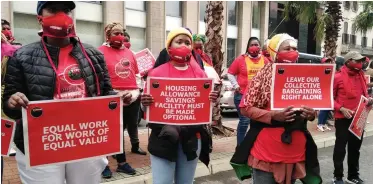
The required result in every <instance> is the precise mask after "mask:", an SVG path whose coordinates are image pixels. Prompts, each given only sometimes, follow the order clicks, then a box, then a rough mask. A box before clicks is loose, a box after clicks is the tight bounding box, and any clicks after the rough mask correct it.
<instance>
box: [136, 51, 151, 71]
mask: <svg viewBox="0 0 373 184" xmlns="http://www.w3.org/2000/svg"><path fill="white" fill-rule="evenodd" d="M135 56H136V61H137V67H138V68H139V72H140V74H141V76H144V72H146V71H148V70H150V69H152V68H153V66H154V64H155V58H154V56H153V54H152V52H150V50H149V49H147V48H146V49H144V50H142V51H139V52H137V53H136V54H135Z"/></svg>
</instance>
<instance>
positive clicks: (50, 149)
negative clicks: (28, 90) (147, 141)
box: [22, 96, 123, 167]
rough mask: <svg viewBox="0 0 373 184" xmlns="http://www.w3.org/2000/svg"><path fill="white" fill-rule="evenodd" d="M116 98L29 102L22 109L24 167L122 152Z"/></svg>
mask: <svg viewBox="0 0 373 184" xmlns="http://www.w3.org/2000/svg"><path fill="white" fill-rule="evenodd" d="M122 112H123V102H122V100H121V97H119V96H106V97H95V98H84V99H67V100H46V101H35V102H30V103H29V105H28V108H27V109H25V108H23V109H22V117H23V134H24V139H25V155H26V158H27V167H36V166H43V165H50V164H58V163H69V162H76V161H81V160H85V159H89V158H97V157H103V156H109V155H114V154H118V153H122V152H123V119H122V118H123V116H122V114H123V113H122Z"/></svg>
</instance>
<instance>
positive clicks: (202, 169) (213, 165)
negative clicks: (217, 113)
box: [102, 126, 373, 184]
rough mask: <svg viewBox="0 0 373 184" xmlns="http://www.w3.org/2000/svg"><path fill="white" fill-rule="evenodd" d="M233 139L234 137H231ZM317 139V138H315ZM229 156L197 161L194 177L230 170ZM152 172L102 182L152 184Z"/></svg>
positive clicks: (324, 141)
mask: <svg viewBox="0 0 373 184" xmlns="http://www.w3.org/2000/svg"><path fill="white" fill-rule="evenodd" d="M370 136H373V126H370V127H367V129H366V130H365V133H364V138H366V137H370ZM232 138H234V139H235V137H232ZM316 139H317V138H316ZM315 143H316V145H317V148H318V149H321V148H326V147H330V146H334V144H335V136H330V137H326V138H320V139H317V140H315ZM230 159H231V156H226V157H223V158H220V159H216V160H211V162H210V165H209V166H208V167H206V166H205V165H204V164H203V163H200V162H199V163H198V165H197V169H196V174H195V178H199V177H204V176H208V175H213V174H216V173H219V172H223V171H229V170H232V169H233V168H232V166H231V165H230V163H229V161H230ZM152 181H153V180H152V174H151V173H148V174H145V175H141V176H135V177H129V178H125V179H120V180H116V181H110V182H105V183H102V184H152Z"/></svg>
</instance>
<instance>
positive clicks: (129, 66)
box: [99, 23, 146, 177]
mask: <svg viewBox="0 0 373 184" xmlns="http://www.w3.org/2000/svg"><path fill="white" fill-rule="evenodd" d="M105 35H106V40H107V44H106V45H103V46H101V47H99V50H100V51H101V52H102V53H103V54H104V56H105V61H106V64H107V66H108V71H109V75H110V79H111V82H112V85H113V88H114V90H115V91H116V92H118V93H119V94H122V93H128V92H129V93H131V94H132V99H131V102H130V104H129V105H126V106H124V107H123V124H124V126H123V127H124V128H126V127H127V130H128V135H129V137H130V140H131V145H132V149H131V151H132V153H136V154H140V155H146V152H144V151H143V150H142V149H141V148H140V142H139V135H138V128H137V119H138V115H139V110H140V98H139V96H140V90H139V89H140V88H141V76H140V74H139V70H138V68H137V62H136V58H135V55H134V54H133V53H132V51H131V50H129V49H128V48H127V47H125V46H124V42H125V40H126V37H125V36H124V32H123V26H122V24H120V23H111V24H108V25H107V26H106V27H105ZM115 158H116V160H117V162H118V167H117V170H116V171H117V172H123V173H126V174H130V175H134V174H136V170H134V169H133V168H132V167H131V166H130V165H129V164H128V163H127V162H126V161H127V160H126V154H125V152H123V153H121V154H118V155H116V156H115ZM110 176H111V171H110V169H109V167H106V169H105V171H104V172H103V177H110Z"/></svg>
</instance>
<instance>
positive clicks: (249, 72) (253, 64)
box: [227, 37, 268, 145]
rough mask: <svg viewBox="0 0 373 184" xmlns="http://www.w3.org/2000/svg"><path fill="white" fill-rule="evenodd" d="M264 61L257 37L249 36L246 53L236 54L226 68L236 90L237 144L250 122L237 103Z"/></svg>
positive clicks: (266, 61) (265, 61)
mask: <svg viewBox="0 0 373 184" xmlns="http://www.w3.org/2000/svg"><path fill="white" fill-rule="evenodd" d="M266 63H268V60H267V59H266V58H265V57H264V56H263V55H261V54H260V42H259V39H258V38H256V37H251V38H250V39H249V41H248V42H247V48H246V53H245V54H243V55H241V56H238V57H237V58H236V59H235V60H234V61H233V63H232V65H231V66H230V67H229V69H228V74H227V76H228V79H229V81H230V82H231V84H232V86H233V88H234V89H235V90H236V91H235V94H234V104H235V105H236V109H237V112H238V117H239V122H238V126H237V145H239V144H240V143H241V142H242V140H243V139H244V137H245V134H246V131H247V128H248V127H249V123H250V119H249V118H247V117H245V116H242V114H241V113H240V108H239V104H240V102H241V98H242V95H243V94H244V91H245V89H246V87H247V86H248V85H249V84H250V81H251V79H252V78H253V77H254V76H255V75H256V73H257V72H258V71H259V70H260V69H261V68H263V66H264V65H265V64H266Z"/></svg>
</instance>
